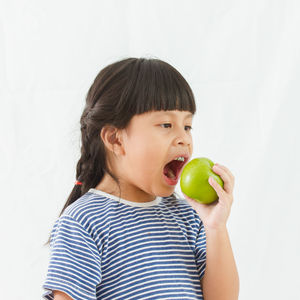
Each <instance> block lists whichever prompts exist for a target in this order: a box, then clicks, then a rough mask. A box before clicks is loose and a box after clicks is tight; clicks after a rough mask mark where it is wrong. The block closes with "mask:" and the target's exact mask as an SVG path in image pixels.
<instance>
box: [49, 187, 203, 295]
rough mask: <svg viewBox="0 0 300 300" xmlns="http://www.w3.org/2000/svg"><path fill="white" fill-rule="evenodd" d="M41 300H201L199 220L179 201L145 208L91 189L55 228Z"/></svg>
mask: <svg viewBox="0 0 300 300" xmlns="http://www.w3.org/2000/svg"><path fill="white" fill-rule="evenodd" d="M50 249H51V255H50V262H49V266H48V272H47V276H46V279H45V281H44V284H43V289H44V294H43V298H44V299H53V293H52V290H60V291H62V292H65V293H66V294H68V295H69V296H70V297H71V298H73V299H74V300H79V299H80V300H89V299H91V300H92V299H93V300H94V299H103V300H104V299H114V300H115V299H203V294H202V287H201V284H200V279H201V278H202V276H203V275H204V271H205V266H206V239H205V230H204V226H203V223H202V221H201V220H200V218H199V216H198V214H197V213H196V211H195V210H194V209H193V208H192V207H191V206H190V205H189V204H188V203H187V201H186V200H185V199H178V198H174V197H171V196H170V197H156V199H155V200H153V201H151V202H146V203H137V202H132V201H127V200H125V199H122V198H118V197H116V196H114V195H111V194H107V193H105V192H103V191H100V190H96V189H93V188H91V189H90V190H89V191H88V192H87V193H85V194H84V195H82V196H81V197H80V198H79V199H77V200H76V201H75V202H73V203H72V204H70V205H69V206H68V207H67V208H66V209H65V211H64V212H63V214H62V215H61V216H60V217H59V218H58V219H57V220H56V222H55V223H54V226H53V229H52V232H51V242H50Z"/></svg>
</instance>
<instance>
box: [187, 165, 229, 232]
mask: <svg viewBox="0 0 300 300" xmlns="http://www.w3.org/2000/svg"><path fill="white" fill-rule="evenodd" d="M212 170H213V171H214V172H215V173H216V174H218V175H219V176H220V177H221V178H222V180H223V182H224V189H223V188H222V187H221V186H220V185H219V184H218V183H217V182H216V181H214V180H212V181H211V179H213V178H209V181H208V182H209V184H210V185H211V186H212V187H213V188H214V190H215V191H216V193H217V195H218V197H219V199H218V200H217V201H215V202H213V203H211V204H202V203H199V202H197V201H196V200H194V199H192V198H189V197H188V196H187V195H185V194H183V195H184V197H185V198H186V200H187V202H189V204H190V205H191V206H192V207H193V208H194V209H195V211H196V212H197V213H198V215H199V217H200V219H201V221H202V222H203V224H204V227H209V228H213V229H219V228H223V227H225V226H226V222H227V219H228V217H229V214H230V210H231V205H232V202H233V187H234V176H233V175H232V173H231V172H230V171H229V169H228V168H226V167H225V166H222V165H220V164H215V165H214V166H213V168H212Z"/></svg>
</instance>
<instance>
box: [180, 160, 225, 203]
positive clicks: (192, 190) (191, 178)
mask: <svg viewBox="0 0 300 300" xmlns="http://www.w3.org/2000/svg"><path fill="white" fill-rule="evenodd" d="M213 165H214V163H213V162H212V161H211V160H210V159H209V158H206V157H199V158H194V159H192V160H191V161H189V162H188V163H187V164H186V165H185V166H184V168H183V170H182V173H181V176H180V188H181V191H182V192H183V193H184V194H185V195H187V196H188V197H190V198H192V199H195V200H196V201H198V202H200V203H204V204H209V203H212V202H214V201H216V200H218V195H217V193H216V191H215V190H214V188H213V187H212V186H211V185H210V184H209V182H208V178H209V177H213V178H214V179H215V180H216V182H217V183H219V184H220V186H221V187H222V188H223V186H224V182H223V180H222V179H221V177H220V176H219V175H217V174H216V173H214V171H213V170H212V167H213Z"/></svg>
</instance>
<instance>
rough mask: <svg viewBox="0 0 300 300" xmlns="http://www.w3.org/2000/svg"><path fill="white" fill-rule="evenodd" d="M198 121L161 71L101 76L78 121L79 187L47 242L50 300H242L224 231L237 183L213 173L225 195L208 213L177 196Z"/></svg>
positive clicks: (150, 65) (118, 66)
mask: <svg viewBox="0 0 300 300" xmlns="http://www.w3.org/2000/svg"><path fill="white" fill-rule="evenodd" d="M195 111H196V106H195V100H194V96H193V93H192V90H191V88H190V86H189V85H188V83H187V82H186V80H185V79H184V78H183V77H182V75H181V74H180V73H179V72H178V71H177V70H176V69H175V68H174V67H172V66H171V65H169V64H168V63H166V62H164V61H161V60H159V59H146V58H127V59H124V60H120V61H118V62H115V63H113V64H110V65H108V66H106V67H105V68H104V69H103V70H101V71H100V73H99V74H98V75H97V77H96V79H95V80H94V83H93V84H92V86H91V87H90V89H89V91H88V94H87V98H86V106H85V108H84V111H83V113H82V116H81V119H80V124H81V138H82V146H81V157H80V159H79V161H78V164H77V168H76V171H77V172H76V177H77V181H76V183H75V186H74V188H73V190H72V192H71V194H70V196H69V198H68V200H67V202H66V203H65V205H64V207H63V209H62V211H61V213H60V216H59V218H58V219H57V220H56V222H55V224H54V226H53V229H52V232H51V235H50V238H49V240H48V242H47V243H49V242H50V247H51V257H50V263H49V267H48V273H47V277H46V280H45V282H44V284H43V289H44V290H45V291H46V292H45V293H44V294H43V298H44V299H75V300H79V299H81V300H88V299H204V298H205V300H218V299H222V300H226V299H230V300H233V299H237V297H238V275H237V271H236V267H235V262H234V258H233V254H232V251H231V247H230V242H229V238H228V234H227V230H226V220H227V218H228V215H229V211H230V207H231V204H232V200H233V197H232V190H233V182H234V177H233V175H232V174H231V172H230V171H229V170H228V169H227V168H226V167H224V166H220V167H219V169H214V171H215V172H216V173H217V174H219V175H220V176H221V177H222V179H223V181H224V190H223V189H222V187H221V186H220V185H218V184H216V183H215V182H212V183H211V185H212V186H213V187H214V188H215V190H216V192H217V194H218V196H219V200H218V202H217V203H214V204H211V205H201V204H199V203H197V202H196V201H195V200H193V199H190V198H188V197H186V196H185V198H186V199H180V198H179V197H178V196H177V195H176V193H174V189H175V185H176V183H177V182H178V178H179V176H180V173H181V171H182V168H183V165H185V164H186V163H187V162H188V160H189V159H190V158H191V155H192V152H193V141H192V135H191V129H192V127H191V125H192V119H193V115H194V114H195ZM176 158H177V159H179V161H178V160H177V161H176V162H173V163H172V166H173V167H172V168H169V166H170V164H169V165H168V166H166V165H167V164H168V163H169V162H170V161H173V160H175V159H176ZM182 160H183V161H182ZM174 166H175V168H174ZM175 169H176V170H175ZM204 274H205V276H204Z"/></svg>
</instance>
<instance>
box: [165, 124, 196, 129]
mask: <svg viewBox="0 0 300 300" xmlns="http://www.w3.org/2000/svg"><path fill="white" fill-rule="evenodd" d="M161 125H162V126H163V125H168V126H172V124H171V123H164V124H161ZM185 127H188V131H191V130H192V129H193V128H192V126H188V125H187V126H185ZM164 128H167V127H164ZM168 128H170V127H168Z"/></svg>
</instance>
